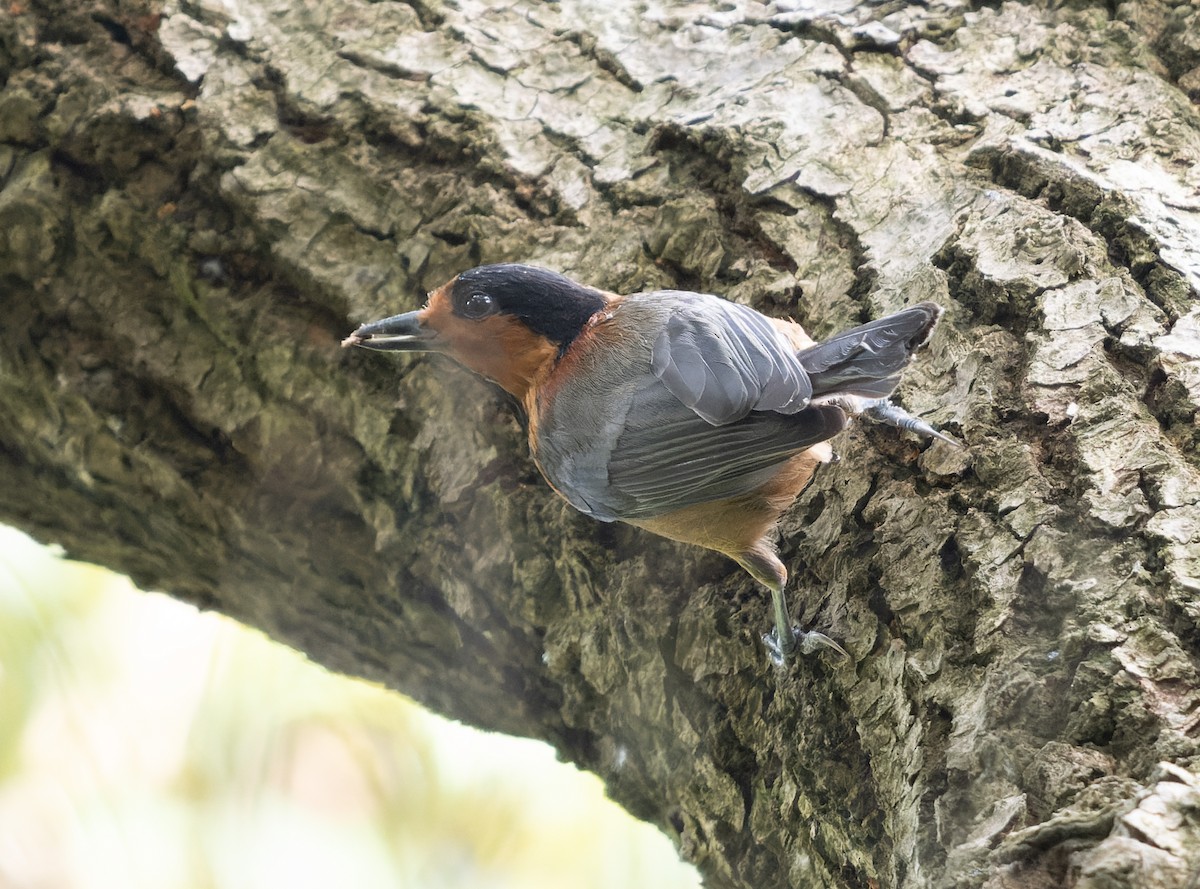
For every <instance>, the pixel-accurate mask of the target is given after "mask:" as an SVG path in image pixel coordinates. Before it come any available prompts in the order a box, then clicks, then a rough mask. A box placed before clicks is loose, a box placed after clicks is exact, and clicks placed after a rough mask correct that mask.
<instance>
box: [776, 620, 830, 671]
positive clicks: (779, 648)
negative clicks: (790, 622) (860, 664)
mask: <svg viewBox="0 0 1200 889" xmlns="http://www.w3.org/2000/svg"><path fill="white" fill-rule="evenodd" d="M762 639H763V645H765V646H766V648H767V657H768V659H770V661H771V663H772V664H774V665H775V666H776V667H785V666H787V660H788V655H790V654H792V653H793V652H795V651H796V650H797V649H799V651H800V653H801V654H813V653H814V652H816V651H819V650H821V649H822V648H827V649H829V650H830V651H836V652H837V653H838V654H840V655H841V656H842V657H844V658H846V659H847V660H849V659H850V652H848V651H846V649H844V648H842V646H840V645H838V644H837V643H836V642H834V641H833V640H832V639H830V638H829V637H828V636H826V635H825V634H824V633H819V632H817V631H816V630H802V629H800V628H799V627H792V628H791V637H790V638H788V639H786V640H781V639H780V637H779V630H778V628H772V630H771V632H769V633H763V637H762Z"/></svg>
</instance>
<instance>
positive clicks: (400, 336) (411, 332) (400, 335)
mask: <svg viewBox="0 0 1200 889" xmlns="http://www.w3.org/2000/svg"><path fill="white" fill-rule="evenodd" d="M422 314H423V312H405V313H404V314H403V315H393V316H392V317H391V318H384V319H383V320H382V321H372V322H371V323H370V324H364V325H363V326H362V327H360V328H358V330H356V331H354V333H352V334H350V336H348V337H346V338H345V339H344V340H342V346H343V348H345V347H348V346H362V347H363V348H364V349H378V350H379V351H381V352H428V351H429V350H431V349H432V348H433V342H432V341H433V340H434V339H436V337H437V331H435V330H430V329H429V328H428V327H425V326H424V324H422V318H421V315H422Z"/></svg>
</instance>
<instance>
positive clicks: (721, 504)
mask: <svg viewBox="0 0 1200 889" xmlns="http://www.w3.org/2000/svg"><path fill="white" fill-rule="evenodd" d="M941 315H942V308H941V307H940V306H938V305H937V304H935V303H932V302H920V303H917V304H915V305H912V306H909V307H908V308H905V309H901V310H900V311H898V312H895V313H894V314H890V315H888V316H886V317H884V318H880V319H878V320H875V321H870V322H868V323H866V324H862V325H860V326H857V327H853V328H851V329H849V330H845V331H843V332H842V333H839V334H837V335H835V336H833V337H830V338H829V339H827V340H825V341H823V342H820V343H817V342H814V341H813V340H812V339H811V338H810V337H809V336H808V335H807V334H806V333H805V332H804V330H803V328H802V327H801V326H800V325H799V324H797V323H796V322H794V321H792V320H790V319H779V318H771V317H768V316H766V315H763V314H761V313H759V312H758V311H756V310H754V309H752V308H750V307H748V306H744V305H741V304H739V303H734V302H731V301H728V300H725V299H722V298H721V297H719V296H716V295H713V294H707V293H695V292H690V291H683V290H655V291H649V292H640V293H633V294H629V295H624V296H621V295H617V294H615V293H611V292H608V291H606V290H602V289H599V288H595V287H589V286H586V285H583V284H580V283H578V282H576V281H574V280H572V279H571V278H568V277H566V276H565V275H562V274H559V273H557V272H554V271H550V270H548V269H544V268H540V267H537V266H532V265H524V264H519V263H500V264H494V265H483V266H479V267H477V268H473V269H470V270H468V271H464V272H462V273H461V274H459V275H457V276H455V277H454V278H453V279H451V280H450V281H449V282H447V283H446V284H444V285H442V286H441V287H439V288H437V289H436V290H434V291H432V292H431V293H430V294H429V298H428V302H427V303H426V305H425V306H424V308H422V309H419V310H417V311H412V312H405V313H403V314H399V315H393V316H391V317H388V318H384V319H382V320H379V321H374V322H370V323H366V324H363V325H361V326H359V327H358V328H357V329H356V330H355V331H354V332H353V333H351V334H350V335H349V336H347V337H346V338H345V339H344V340H343V341H342V345H343V346H344V347H350V346H358V347H362V348H366V349H373V350H378V351H384V352H435V353H442V354H445V355H448V356H450V357H451V358H453V359H455V360H456V361H458V362H459V363H461V364H462V365H464V366H466V367H467V368H469V369H470V370H472V371H474V372H475V373H477V374H479V375H480V376H483V377H485V378H486V379H488V380H491V381H492V382H494V383H496V384H497V385H499V386H500V387H501V388H502V389H504V390H505V391H506V392H508V393H509V394H510V395H511V396H512V397H513V398H514V399H515V400H516V401H517V403H518V404H519V405H520V406H521V408H522V409H523V411H524V414H525V418H526V421H527V422H526V424H525V425H526V428H527V430H528V437H529V447H530V452H531V454H532V456H533V460H534V462H535V463H536V464H537V467H538V469H539V470H540V471H541V474H542V476H543V477H544V478H545V480H546V481H547V482H548V483H549V485H550V487H551V488H552V489H553V490H554V491H555V492H556V493H557V494H558V495H559V496H561V497H562V498H563V499H564V500H566V501H567V502H568V503H569V504H570V505H571V506H573V507H574V508H576V509H578V510H579V511H581V512H583V513H585V514H587V515H589V516H591V517H593V518H595V519H598V520H600V521H602V522H613V521H621V522H625V523H628V524H630V525H633V526H636V527H638V528H642V529H644V530H646V531H650V532H652V533H654V534H658V535H661V536H663V537H667V538H670V539H672V540H676V541H680V542H683V543H688V544H695V545H699V546H701V547H705V548H707V549H710V550H716V551H717V552H720V553H723V554H725V555H726V556H728V557H729V558H731V559H732V560H733V561H735V562H736V563H737V564H739V565H740V566H741V567H742V568H743V569H745V570H746V572H748V573H749V574H750V576H751V577H753V578H754V579H755V580H756V581H758V582H759V583H761V584H762V585H763V586H765V587H766V588H767V589H768V590H769V592H770V596H771V603H772V610H773V618H774V621H773V623H774V626H773V628H772V629H771V630H770V632H768V633H766V634H764V635H763V637H762V638H763V642H764V644H765V646H766V650H767V653H768V656H769V659H770V660H771V662H772V663H774V664H776V665H778V666H783V665H785V664H786V663H787V662H788V659H789V657H790V656H791V655H792V654H793V653H794V652H795V651H796V650H797V649H799V650H800V651H802V652H803V653H805V654H811V653H813V652H814V651H817V650H820V649H822V648H825V649H831V650H833V651H835V652H838V653H840V654H841V655H844V656H847V657H848V655H847V653H846V651H845V649H843V648H842V646H840V645H839V644H838V643H837V642H835V641H834V640H833V639H831V638H830V637H829V636H827V635H826V634H824V633H821V632H819V631H817V630H808V631H802V630H801V629H800V628H799V627H795V626H793V625H792V622H791V620H790V617H789V612H788V606H787V601H786V598H785V588H786V586H787V581H788V572H787V568H786V567H785V566H784V564H783V562H782V561H781V560H780V558H779V554H778V551H777V548H776V544H775V540H774V532H775V528H776V525H777V524H778V522H779V520H780V518H781V517H782V515H783V514H784V512H786V510H787V509H788V507H790V506H791V505H792V503H793V502H794V501H795V499H796V498H797V497H798V496H799V494H800V492H801V491H802V490H803V489H804V488H805V487H806V486H807V485H808V483H809V481H810V480H811V479H812V476H813V473H814V472H815V471H816V469H817V467H818V466H819V465H820V464H821V463H824V462H827V461H829V460H830V459H831V456H832V451H831V448H830V445H829V440H830V439H831V438H833V437H834V436H835V435H837V434H838V433H839V432H841V431H842V430H843V429H844V428H845V427H846V426H847V424H848V422H849V420H850V418H851V417H854V416H856V415H862V416H866V417H868V418H870V419H874V420H877V421H881V422H883V423H887V424H890V425H893V426H897V427H899V428H901V429H907V430H911V431H913V432H916V433H918V434H921V435H925V436H930V437H933V438H937V439H941V440H943V441H945V442H947V443H949V444H951V445H955V446H958V444H959V443H958V442H957V441H956V440H955V439H953V438H951V437H950V436H948V435H945V434H944V433H942V432H939V431H937V430H936V429H934V428H933V427H931V426H930V425H929V424H927V423H925V422H924V421H923V420H920V419H919V418H916V417H913V416H911V415H909V414H908V413H907V412H906V411H904V410H903V409H902V408H900V407H899V406H898V405H896V404H895V403H893V402H892V401H891V400H890V398H889V396H891V394H892V392H893V390H894V389H895V388H896V386H897V385H898V383H899V381H900V374H901V371H903V369H904V368H905V367H906V366H907V365H908V364H909V363H910V361H911V360H912V358H913V355H914V353H915V352H916V351H917V350H918V349H920V348H921V347H922V346H924V345H925V344H926V343H928V341H929V339H930V337H931V336H932V333H933V330H934V327H935V326H936V325H937V323H938V320H939V318H940V317H941Z"/></svg>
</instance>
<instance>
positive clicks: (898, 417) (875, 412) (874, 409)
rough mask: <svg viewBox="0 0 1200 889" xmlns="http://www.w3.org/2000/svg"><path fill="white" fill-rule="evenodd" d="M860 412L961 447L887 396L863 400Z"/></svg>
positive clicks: (958, 443) (880, 421)
mask: <svg viewBox="0 0 1200 889" xmlns="http://www.w3.org/2000/svg"><path fill="white" fill-rule="evenodd" d="M862 414H863V416H865V417H867V418H869V419H871V420H875V421H877V422H879V423H885V424H886V425H888V426H895V427H896V428H897V429H907V430H908V431H910V432H915V433H917V434H918V435H924V436H928V437H930V438H938V439H941V440H942V441H944V442H946V443H947V444H951V445H954V447H956V448H961V447H962V442H959V441H957V440H956V439H953V438H951V437H950V436H949V435H946V434H945V433H942V432H938V431H937V430H936V429H934V428H933V427H932V426H930V425H929V424H928V423H926V422H925V421H924V420H921V419H919V418H917V417H914V416H913V415H912V414H910V413H909V412H908V411H906V410H905V409H904V408H902V407H900V405H898V404H893V403H892V401H891V400H890V399H887V398H876V399H873V400H871V401H867V402H865V403H864V404H863V406H862Z"/></svg>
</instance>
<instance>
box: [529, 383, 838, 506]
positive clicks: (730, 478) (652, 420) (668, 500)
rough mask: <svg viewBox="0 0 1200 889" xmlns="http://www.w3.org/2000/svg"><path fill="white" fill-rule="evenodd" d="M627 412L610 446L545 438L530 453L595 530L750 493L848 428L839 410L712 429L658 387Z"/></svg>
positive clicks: (761, 417) (600, 439)
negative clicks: (594, 521)
mask: <svg viewBox="0 0 1200 889" xmlns="http://www.w3.org/2000/svg"><path fill="white" fill-rule="evenodd" d="M627 407H628V410H627V411H625V412H624V413H623V416H622V418H621V420H620V427H619V429H618V430H616V432H615V435H614V436H613V437H606V436H596V437H594V438H588V439H586V440H582V439H580V438H578V437H575V436H564V435H554V436H549V435H547V436H544V437H543V438H542V439H541V441H540V445H539V448H538V451H539V453H538V455H537V456H538V462H539V464H540V465H541V466H542V467H543V471H544V472H545V473H546V477H547V478H548V479H549V481H550V483H551V484H552V485H554V487H555V488H556V489H557V490H558V491H559V492H560V493H561V494H562V495H563V496H564V497H566V499H567V500H568V501H569V502H570V503H571V504H572V505H573V506H574V507H575V508H576V509H579V510H581V511H582V512H585V513H587V514H588V515H591V516H593V517H595V518H598V519H601V520H603V521H613V520H614V519H640V518H652V517H654V516H659V515H663V514H665V513H668V512H673V511H674V510H677V509H682V508H684V507H685V506H692V505H694V504H697V503H707V502H710V501H713V500H721V499H724V498H726V497H736V496H738V495H740V494H746V493H749V492H750V491H753V490H754V489H755V488H757V487H759V486H760V485H762V484H764V483H765V482H766V481H767V480H768V479H769V478H770V477H771V476H772V474H773V473H774V472H776V471H777V470H778V468H779V467H780V465H781V464H783V463H784V462H785V461H786V460H788V459H789V458H790V457H792V456H794V455H795V454H798V453H799V452H801V451H803V450H806V449H807V448H810V447H812V446H813V445H814V444H817V443H818V442H821V441H825V440H826V439H828V438H832V437H833V436H834V435H836V434H837V433H838V432H840V431H841V430H842V429H843V428H844V427H845V425H846V415H845V413H843V412H842V410H840V409H839V408H838V407H835V406H833V405H821V406H813V407H809V408H806V409H804V410H801V411H797V412H796V413H793V414H780V413H775V412H773V411H752V412H750V413H749V414H747V415H746V416H745V417H743V418H742V419H740V420H736V421H734V422H732V423H726V424H725V425H723V426H713V425H712V424H711V423H709V422H708V421H706V420H704V419H703V418H701V417H700V416H699V415H698V414H696V413H695V411H693V410H692V409H691V408H688V407H686V406H685V405H683V404H682V403H681V402H680V401H679V400H678V398H676V397H675V395H674V394H673V393H672V392H670V390H668V389H667V388H666V387H665V386H664V385H662V384H661V383H659V382H657V381H654V382H652V383H650V384H649V385H648V386H646V387H645V388H644V389H642V390H641V391H639V392H637V393H636V394H635V395H634V396H633V398H632V399H631V400H629V401H628V402H627ZM609 428H610V429H611V428H612V426H611V425H610V426H609Z"/></svg>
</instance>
